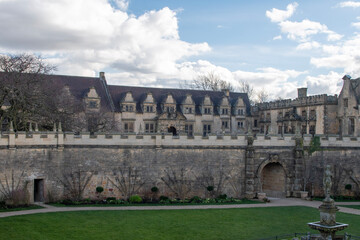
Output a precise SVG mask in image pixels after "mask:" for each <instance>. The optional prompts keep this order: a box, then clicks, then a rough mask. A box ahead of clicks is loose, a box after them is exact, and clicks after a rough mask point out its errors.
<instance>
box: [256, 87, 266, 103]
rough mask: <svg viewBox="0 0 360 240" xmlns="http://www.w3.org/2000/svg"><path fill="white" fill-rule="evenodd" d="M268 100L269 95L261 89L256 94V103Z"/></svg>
mask: <svg viewBox="0 0 360 240" xmlns="http://www.w3.org/2000/svg"><path fill="white" fill-rule="evenodd" d="M268 99H269V94H268V92H267V91H266V90H265V89H261V90H260V91H258V92H257V93H256V103H263V102H266V101H267V100H268Z"/></svg>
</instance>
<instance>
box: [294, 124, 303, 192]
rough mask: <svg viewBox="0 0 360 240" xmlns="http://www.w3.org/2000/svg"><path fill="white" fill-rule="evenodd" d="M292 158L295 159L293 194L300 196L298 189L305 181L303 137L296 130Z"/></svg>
mask: <svg viewBox="0 0 360 240" xmlns="http://www.w3.org/2000/svg"><path fill="white" fill-rule="evenodd" d="M294 160H295V174H294V177H295V179H294V188H293V190H294V193H293V194H294V195H295V196H297V197H300V191H302V190H303V184H304V183H305V182H306V181H304V178H305V177H306V174H305V169H304V168H305V165H304V146H303V138H302V136H301V134H300V131H297V132H296V135H295V149H294Z"/></svg>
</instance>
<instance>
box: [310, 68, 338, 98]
mask: <svg viewBox="0 0 360 240" xmlns="http://www.w3.org/2000/svg"><path fill="white" fill-rule="evenodd" d="M343 75H344V74H340V73H337V72H334V71H330V72H329V73H328V74H326V75H325V74H321V75H318V76H307V77H306V78H305V84H306V86H307V88H308V90H309V93H310V94H316V93H317V94H318V93H327V94H332V95H333V94H339V93H340V90H341V87H342V77H343ZM315 91H316V92H315Z"/></svg>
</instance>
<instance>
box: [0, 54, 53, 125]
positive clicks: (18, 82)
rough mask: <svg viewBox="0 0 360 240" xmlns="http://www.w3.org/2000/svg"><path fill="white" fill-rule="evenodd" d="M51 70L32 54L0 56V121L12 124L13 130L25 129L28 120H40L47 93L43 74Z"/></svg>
mask: <svg viewBox="0 0 360 240" xmlns="http://www.w3.org/2000/svg"><path fill="white" fill-rule="evenodd" d="M54 70H55V67H53V66H51V65H49V64H46V63H44V62H43V60H42V59H41V58H40V57H37V56H34V55H28V54H21V55H1V56H0V121H1V122H3V121H4V120H7V121H8V122H10V121H12V122H13V126H14V129H15V130H26V129H27V126H28V122H31V121H34V122H40V121H43V119H44V114H43V113H44V112H47V111H46V109H47V106H48V105H47V104H48V102H49V101H48V100H49V94H50V91H47V90H46V86H49V85H48V84H47V82H46V81H45V78H44V74H49V73H51V72H52V71H54Z"/></svg>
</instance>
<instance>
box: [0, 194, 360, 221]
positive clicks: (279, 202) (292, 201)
mask: <svg viewBox="0 0 360 240" xmlns="http://www.w3.org/2000/svg"><path fill="white" fill-rule="evenodd" d="M270 200H271V202H270V203H259V204H231V205H189V206H129V207H126V206H123V207H54V206H51V205H47V204H43V203H36V204H37V205H40V206H42V207H44V208H42V209H32V210H24V211H14V212H2V213H0V218H4V217H11V216H19V215H26V214H34V213H49V212H71V211H94V210H101V211H114V210H116V211H121V210H122V211H128V210H179V209H228V208H259V207H285V206H306V207H313V208H318V207H319V206H320V204H321V202H320V201H306V200H302V199H299V198H282V199H279V198H270ZM336 205H360V202H336ZM338 208H339V212H344V213H350V214H356V215H360V210H359V209H353V208H346V207H338Z"/></svg>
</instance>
